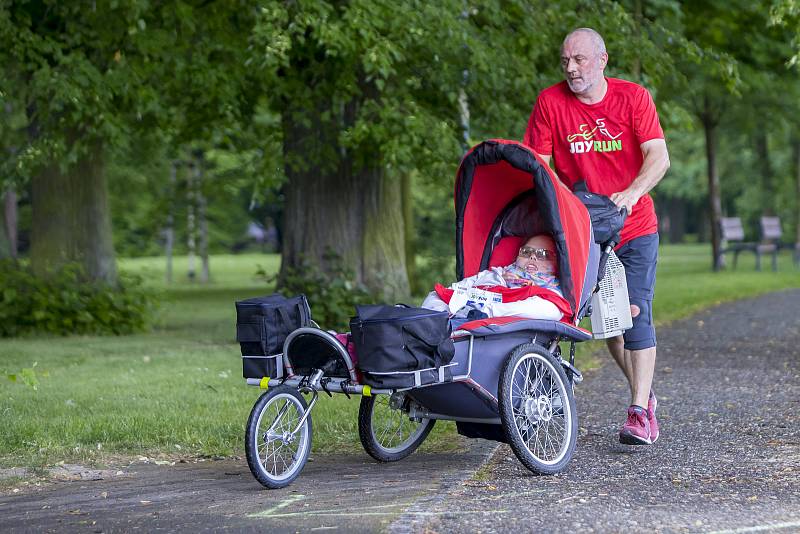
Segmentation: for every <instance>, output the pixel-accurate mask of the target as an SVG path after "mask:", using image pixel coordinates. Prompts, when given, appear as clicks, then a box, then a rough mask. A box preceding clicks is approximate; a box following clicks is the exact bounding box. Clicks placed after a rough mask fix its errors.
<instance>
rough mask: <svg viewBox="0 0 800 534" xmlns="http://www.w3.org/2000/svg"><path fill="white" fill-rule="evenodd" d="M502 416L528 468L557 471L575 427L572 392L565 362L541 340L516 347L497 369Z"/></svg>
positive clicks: (568, 455)
mask: <svg viewBox="0 0 800 534" xmlns="http://www.w3.org/2000/svg"><path fill="white" fill-rule="evenodd" d="M500 419H501V421H502V423H503V430H504V432H505V434H506V438H507V440H508V444H509V445H510V446H511V450H513V451H514V454H515V455H516V456H517V458H519V460H520V461H521V462H522V463H523V464H524V465H525V467H527V468H528V469H530V470H531V471H533V472H535V473H539V474H542V475H552V474H555V473H559V472H561V471H562V470H563V469H564V468H565V467H566V466H567V464H568V463H569V461H570V460H571V459H572V454H573V453H574V452H575V441H576V437H577V433H578V415H577V413H576V410H575V397H574V395H573V393H572V387H571V386H570V383H569V381H568V380H567V376H566V373H565V372H564V368H563V367H562V366H561V364H559V363H558V361H557V360H556V359H555V357H553V355H552V354H550V353H549V352H547V350H546V349H544V348H543V347H541V346H540V345H536V344H533V343H528V344H525V345H520V346H519V347H517V348H516V349H514V350H513V351H512V352H511V354H510V355H509V356H508V359H507V360H506V363H505V366H504V367H503V372H502V374H501V375H500Z"/></svg>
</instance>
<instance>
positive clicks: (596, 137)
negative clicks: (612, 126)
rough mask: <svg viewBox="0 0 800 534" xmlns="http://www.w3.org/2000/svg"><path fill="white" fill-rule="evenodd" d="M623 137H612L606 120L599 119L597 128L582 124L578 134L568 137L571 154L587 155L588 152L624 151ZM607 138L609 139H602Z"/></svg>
mask: <svg viewBox="0 0 800 534" xmlns="http://www.w3.org/2000/svg"><path fill="white" fill-rule="evenodd" d="M621 135H622V132H619V133H618V134H617V135H611V132H609V131H608V128H607V127H606V119H605V118H602V119H597V120H596V121H595V127H594V128H592V129H589V125H588V124H581V125H580V127H579V128H578V132H577V133H574V134H570V135H568V136H567V142H568V143H569V152H570V154H585V153H587V152H592V151H594V152H618V151H620V150H622V139H618V137H620V136H621ZM600 136H602V137H606V138H607V139H602V138H600Z"/></svg>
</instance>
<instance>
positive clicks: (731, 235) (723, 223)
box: [718, 217, 761, 270]
mask: <svg viewBox="0 0 800 534" xmlns="http://www.w3.org/2000/svg"><path fill="white" fill-rule="evenodd" d="M720 230H721V237H722V245H723V246H722V248H721V249H720V251H719V256H720V257H719V261H718V263H719V265H724V264H725V254H726V253H728V252H733V268H734V269H735V268H736V263H737V261H738V260H739V253H740V252H742V251H743V250H746V251H749V252H752V253H754V254H755V255H756V269H757V270H761V252H760V251H759V249H758V244H757V243H751V242H746V241H745V240H744V228H742V220H741V219H740V218H739V217H722V218H721V219H720Z"/></svg>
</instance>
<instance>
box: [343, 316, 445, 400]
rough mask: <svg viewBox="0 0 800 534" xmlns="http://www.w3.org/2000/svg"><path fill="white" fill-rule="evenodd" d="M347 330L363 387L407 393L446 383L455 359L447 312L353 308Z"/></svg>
mask: <svg viewBox="0 0 800 534" xmlns="http://www.w3.org/2000/svg"><path fill="white" fill-rule="evenodd" d="M356 313H357V316H356V317H353V318H352V319H351V320H350V331H351V333H352V336H353V342H354V343H355V346H356V353H357V354H358V368H359V369H360V370H361V372H362V373H363V375H364V382H365V383H366V384H368V385H370V386H373V387H376V388H409V387H415V386H422V385H426V384H433V383H435V382H445V381H448V380H450V379H451V378H452V373H451V372H450V368H449V367H446V366H447V365H448V364H450V361H451V360H452V359H453V356H454V355H455V347H454V345H453V340H452V339H450V322H449V316H448V313H447V312H446V311H442V312H437V311H433V310H427V309H424V308H410V307H403V306H384V305H370V306H356Z"/></svg>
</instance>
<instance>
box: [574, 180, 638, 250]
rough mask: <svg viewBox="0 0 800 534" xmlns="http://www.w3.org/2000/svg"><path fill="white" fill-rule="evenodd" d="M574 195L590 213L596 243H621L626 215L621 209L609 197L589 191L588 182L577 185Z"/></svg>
mask: <svg viewBox="0 0 800 534" xmlns="http://www.w3.org/2000/svg"><path fill="white" fill-rule="evenodd" d="M574 193H575V196H577V197H578V198H579V199H580V201H581V202H582V203H583V205H584V206H586V209H587V210H588V211H589V217H591V219H592V230H593V231H594V242H595V243H598V244H600V245H606V244H608V243H609V242H613V243H619V239H620V238H619V232H620V230H622V227H623V225H624V224H625V218H626V217H625V215H626V214H624V213H621V212H620V209H619V207H618V206H617V205H616V204H614V202H612V200H611V199H610V198H608V197H607V196H605V195H600V194H597V193H592V192H591V191H589V190H588V189H587V188H586V182H578V183H576V184H575V187H574Z"/></svg>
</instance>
